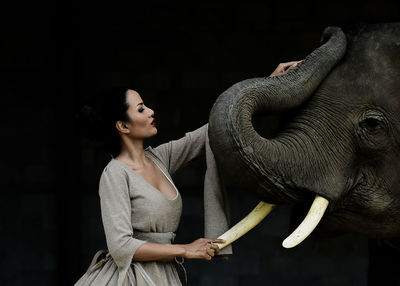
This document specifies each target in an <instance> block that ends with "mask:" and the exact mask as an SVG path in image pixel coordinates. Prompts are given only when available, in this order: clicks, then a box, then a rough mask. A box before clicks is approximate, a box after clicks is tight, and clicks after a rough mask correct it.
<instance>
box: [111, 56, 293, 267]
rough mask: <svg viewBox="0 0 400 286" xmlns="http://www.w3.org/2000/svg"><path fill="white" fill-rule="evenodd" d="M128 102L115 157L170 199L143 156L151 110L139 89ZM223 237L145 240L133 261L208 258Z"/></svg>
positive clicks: (151, 131)
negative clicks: (177, 241) (167, 241)
mask: <svg viewBox="0 0 400 286" xmlns="http://www.w3.org/2000/svg"><path fill="white" fill-rule="evenodd" d="M299 62H300V61H293V62H288V63H282V64H279V65H278V67H277V68H276V69H275V70H274V72H272V74H271V75H270V76H277V75H283V74H285V73H287V72H289V71H290V70H292V69H293V68H294V67H296V65H297V64H298V63H299ZM126 100H127V103H128V105H129V108H128V110H127V114H128V116H129V118H130V119H131V120H130V122H123V121H117V122H116V123H115V127H116V128H117V130H118V133H119V135H120V138H121V151H120V153H119V154H118V155H117V156H116V157H115V159H116V160H119V161H121V162H123V163H124V164H126V165H127V166H129V167H130V168H132V169H133V170H134V171H135V172H136V173H137V174H139V175H140V176H141V177H142V178H143V179H144V180H146V181H147V182H148V183H149V184H150V185H152V186H153V187H154V188H156V189H157V190H159V191H160V192H161V193H162V194H163V195H164V196H165V197H167V198H168V199H172V198H174V197H175V196H176V191H175V189H174V187H173V186H172V185H171V183H170V182H169V181H168V180H167V179H166V178H165V176H164V175H163V174H162V173H161V171H160V169H159V168H158V167H157V166H156V165H155V164H154V163H153V161H152V160H151V159H150V158H148V157H146V156H145V152H144V148H143V140H144V139H145V138H150V137H152V136H154V135H156V134H157V128H156V124H155V120H154V111H153V110H152V109H151V108H149V107H147V106H146V105H145V104H144V102H143V100H142V98H141V97H140V95H139V93H137V92H136V91H134V90H131V89H129V90H128V91H127V93H126ZM224 242H225V241H224V240H221V239H214V238H199V239H197V240H195V241H193V242H192V243H188V244H158V243H151V242H145V243H144V244H142V245H141V246H140V247H139V248H138V249H137V250H136V252H135V254H134V256H133V260H135V261H155V260H164V259H171V258H174V257H183V258H188V259H205V260H211V259H212V258H213V257H214V256H215V255H216V254H218V252H219V248H218V245H216V244H214V243H224Z"/></svg>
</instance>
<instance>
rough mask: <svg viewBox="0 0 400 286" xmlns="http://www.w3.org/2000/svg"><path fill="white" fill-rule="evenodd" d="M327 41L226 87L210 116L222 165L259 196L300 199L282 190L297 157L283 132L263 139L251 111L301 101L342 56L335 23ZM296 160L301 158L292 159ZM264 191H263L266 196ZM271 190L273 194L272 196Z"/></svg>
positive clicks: (213, 145) (291, 105)
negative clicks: (291, 64)
mask: <svg viewBox="0 0 400 286" xmlns="http://www.w3.org/2000/svg"><path fill="white" fill-rule="evenodd" d="M325 40H326V42H325V43H324V44H323V45H321V46H320V47H319V48H317V49H316V50H315V51H313V52H312V53H311V54H310V55H308V56H307V57H306V58H305V59H304V60H303V61H302V62H301V63H300V64H299V65H298V66H297V67H296V68H295V69H294V70H292V71H291V72H289V73H288V74H286V75H282V76H277V77H267V78H255V79H248V80H244V81H242V82H239V83H237V84H235V85H233V86H232V87H230V88H229V89H228V90H226V91H225V92H224V93H223V94H222V95H221V96H220V97H219V98H218V99H217V101H216V102H215V104H214V106H213V108H212V110H211V112H210V118H209V137H210V145H211V148H212V150H213V152H214V154H215V156H216V159H217V160H218V162H219V163H220V164H221V165H222V167H223V169H224V170H225V171H227V172H228V173H229V174H230V175H231V176H233V178H236V180H237V181H238V183H239V184H241V185H242V186H244V187H245V188H246V189H248V191H252V192H255V194H256V195H258V196H259V197H260V198H261V199H263V200H269V201H270V202H273V203H284V202H285V203H288V202H293V201H297V200H300V199H302V197H303V195H302V194H301V193H299V192H284V190H285V181H287V180H290V178H288V177H289V176H291V174H288V173H287V172H286V173H285V171H284V170H285V169H287V166H288V165H293V163H290V164H289V162H291V161H293V158H295V157H299V154H298V152H297V153H295V152H296V151H295V149H296V148H297V147H298V146H297V147H296V146H293V145H291V144H288V142H289V143H290V142H291V140H289V139H290V138H287V136H288V135H281V136H278V137H277V138H275V139H265V138H263V137H261V136H260V135H259V134H258V133H257V132H256V131H255V129H254V127H253V124H252V121H251V120H252V116H253V115H254V114H255V113H256V112H258V111H261V110H264V111H270V112H277V111H283V110H289V109H293V108H295V107H298V106H300V105H301V104H302V103H304V102H305V101H306V100H307V99H308V98H309V97H310V96H311V95H312V94H313V93H314V91H315V90H316V89H317V87H318V86H319V84H320V83H321V82H322V80H323V79H324V78H325V77H326V75H327V74H328V73H329V72H330V70H331V69H332V68H333V67H334V66H335V64H336V63H337V62H338V61H339V60H340V59H341V58H342V57H343V55H344V53H345V50H346V37H345V35H344V34H343V32H342V31H341V29H340V28H336V27H330V28H327V29H325V31H324V34H323V41H325ZM297 160H301V159H297ZM264 190H268V195H266V192H265V191H264ZM271 194H272V195H271Z"/></svg>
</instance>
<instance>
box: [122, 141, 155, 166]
mask: <svg viewBox="0 0 400 286" xmlns="http://www.w3.org/2000/svg"><path fill="white" fill-rule="evenodd" d="M115 159H118V160H121V161H123V162H124V163H126V164H128V165H129V166H131V167H132V168H134V169H141V168H143V167H144V165H145V164H146V162H147V157H146V155H145V153H144V149H143V140H135V141H132V140H122V142H121V151H120V152H119V154H118V156H117V157H116V158H115Z"/></svg>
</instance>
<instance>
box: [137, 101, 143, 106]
mask: <svg viewBox="0 0 400 286" xmlns="http://www.w3.org/2000/svg"><path fill="white" fill-rule="evenodd" d="M143 104H144V103H143V102H140V103H138V104H136V106H138V105H143Z"/></svg>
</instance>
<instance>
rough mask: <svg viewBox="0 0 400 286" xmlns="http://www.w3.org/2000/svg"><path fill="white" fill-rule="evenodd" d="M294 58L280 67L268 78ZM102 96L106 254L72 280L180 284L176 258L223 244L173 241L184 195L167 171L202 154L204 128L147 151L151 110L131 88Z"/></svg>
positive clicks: (207, 253)
mask: <svg viewBox="0 0 400 286" xmlns="http://www.w3.org/2000/svg"><path fill="white" fill-rule="evenodd" d="M297 63H298V62H290V63H284V64H280V65H279V66H278V67H277V69H275V71H274V72H273V73H272V74H271V76H275V75H280V74H284V73H287V72H288V71H289V70H291V69H293V68H294V67H295V66H296V65H297ZM105 98H106V100H105V101H104V102H103V104H102V111H99V113H100V115H101V117H103V120H102V122H103V124H102V126H103V130H102V131H106V132H107V131H108V134H107V133H106V134H107V139H108V140H107V142H108V144H107V145H108V147H109V149H110V153H111V154H112V155H113V158H112V159H111V161H110V162H109V163H108V164H107V166H106V167H105V168H104V171H103V173H102V175H101V178H100V183H99V195H100V205H101V214H102V220H103V226H104V230H105V234H106V241H107V247H108V251H99V252H97V253H96V255H95V257H94V258H93V260H92V263H91V264H90V266H89V269H88V270H87V272H86V273H85V274H84V275H83V276H82V277H81V279H79V281H78V282H77V283H76V284H75V285H181V283H180V280H179V277H178V274H177V272H176V269H175V266H174V264H173V260H174V259H176V257H182V258H187V259H205V260H211V259H212V258H213V257H214V256H215V255H217V254H218V253H219V248H218V245H216V244H215V243H222V242H224V241H223V240H220V239H215V238H199V239H197V240H195V241H194V242H192V243H189V244H172V241H173V239H174V236H175V234H174V232H175V231H176V229H177V227H178V224H179V219H180V215H181V211H182V200H181V197H180V194H179V192H178V190H177V188H176V187H175V185H174V183H173V181H172V179H171V175H172V174H173V173H174V172H175V171H177V170H178V169H180V168H181V167H182V166H184V165H185V164H186V163H187V162H189V161H191V160H192V159H194V158H195V157H197V156H199V155H200V154H201V153H202V151H203V149H204V145H205V138H206V136H207V128H208V125H207V124H206V125H204V126H202V127H200V128H199V129H197V130H195V131H193V132H189V133H186V135H185V137H183V138H181V139H179V140H174V141H170V142H168V143H165V144H162V145H160V146H158V147H156V148H152V147H148V148H146V149H144V148H143V140H144V139H146V138H149V137H152V136H154V135H156V134H157V128H156V121H155V119H154V111H153V110H152V109H150V108H149V107H147V106H146V105H145V104H144V102H143V100H142V98H141V97H140V95H139V93H137V92H136V91H134V90H131V89H126V88H125V89H116V90H112V92H111V91H110V93H109V94H108V96H107V97H105ZM86 112H87V109H86ZM92 131H93V130H92ZM95 132H97V130H96V131H95ZM101 256H103V257H104V258H102V259H101Z"/></svg>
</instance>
